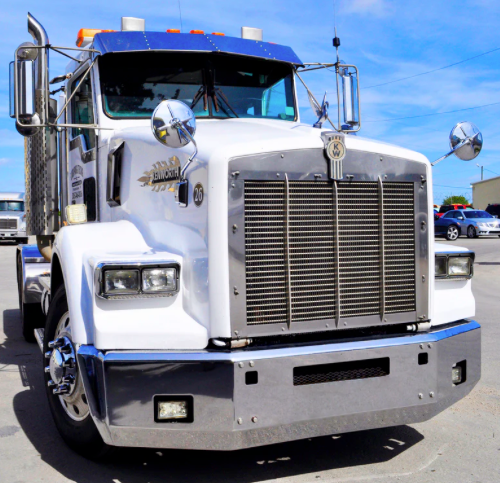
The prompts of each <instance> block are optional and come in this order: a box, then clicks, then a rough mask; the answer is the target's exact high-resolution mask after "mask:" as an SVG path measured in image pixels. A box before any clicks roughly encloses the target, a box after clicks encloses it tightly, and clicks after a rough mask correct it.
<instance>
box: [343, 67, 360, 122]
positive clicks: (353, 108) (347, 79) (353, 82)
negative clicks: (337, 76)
mask: <svg viewBox="0 0 500 483" xmlns="http://www.w3.org/2000/svg"><path fill="white" fill-rule="evenodd" d="M342 94H343V104H344V124H347V125H349V126H352V127H353V128H355V127H357V126H358V125H359V97H358V75H357V70H354V71H352V70H349V67H344V68H342Z"/></svg>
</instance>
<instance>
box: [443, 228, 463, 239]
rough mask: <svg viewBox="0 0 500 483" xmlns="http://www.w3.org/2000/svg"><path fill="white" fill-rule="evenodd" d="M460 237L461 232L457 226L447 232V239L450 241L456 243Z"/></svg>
mask: <svg viewBox="0 0 500 483" xmlns="http://www.w3.org/2000/svg"><path fill="white" fill-rule="evenodd" d="M459 236H460V231H459V230H458V227H457V225H450V226H449V227H448V228H447V230H446V239H447V240H449V241H455V240H457V239H458V237H459Z"/></svg>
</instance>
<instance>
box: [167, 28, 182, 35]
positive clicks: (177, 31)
mask: <svg viewBox="0 0 500 483" xmlns="http://www.w3.org/2000/svg"><path fill="white" fill-rule="evenodd" d="M180 33H181V31H180V30H179V29H167V34H180Z"/></svg>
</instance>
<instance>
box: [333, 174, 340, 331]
mask: <svg viewBox="0 0 500 483" xmlns="http://www.w3.org/2000/svg"><path fill="white" fill-rule="evenodd" d="M333 210H334V213H333V216H334V217H335V227H334V228H335V247H334V251H335V255H334V256H335V278H336V279H337V283H336V284H335V326H336V327H337V329H338V327H339V323H340V284H341V282H342V280H341V278H340V253H339V247H340V242H339V187H338V184H337V180H334V181H333Z"/></svg>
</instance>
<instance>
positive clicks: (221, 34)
mask: <svg viewBox="0 0 500 483" xmlns="http://www.w3.org/2000/svg"><path fill="white" fill-rule="evenodd" d="M212 35H220V36H221V37H224V36H225V35H226V34H223V33H222V32H212Z"/></svg>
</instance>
